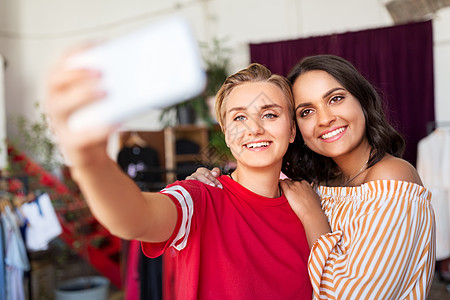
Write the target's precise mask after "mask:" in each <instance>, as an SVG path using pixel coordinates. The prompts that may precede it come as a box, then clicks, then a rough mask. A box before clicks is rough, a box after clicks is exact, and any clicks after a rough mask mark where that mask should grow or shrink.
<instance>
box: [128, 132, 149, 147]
mask: <svg viewBox="0 0 450 300" xmlns="http://www.w3.org/2000/svg"><path fill="white" fill-rule="evenodd" d="M125 146H127V147H133V146H138V147H141V148H144V147H148V144H147V142H146V141H145V140H144V139H143V138H142V137H140V136H139V134H138V133H137V132H135V131H132V132H131V134H130V136H129V137H128V139H127V140H126V142H125Z"/></svg>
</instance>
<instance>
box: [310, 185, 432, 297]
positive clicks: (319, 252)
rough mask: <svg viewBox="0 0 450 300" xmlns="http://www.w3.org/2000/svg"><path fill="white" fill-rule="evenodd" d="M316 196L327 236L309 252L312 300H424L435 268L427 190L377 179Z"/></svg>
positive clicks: (325, 190)
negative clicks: (324, 220) (319, 200)
mask: <svg viewBox="0 0 450 300" xmlns="http://www.w3.org/2000/svg"><path fill="white" fill-rule="evenodd" d="M318 193H319V195H320V197H321V201H322V209H323V210H324V211H325V214H326V215H327V217H328V222H329V223H330V226H331V231H332V232H331V233H328V234H326V235H323V236H321V237H320V238H319V239H318V240H317V241H316V242H315V243H314V245H313V247H312V249H311V254H310V257H309V265H308V271H309V276H310V279H311V283H312V286H313V289H314V298H315V299H426V296H427V294H428V291H429V289H430V287H431V283H432V280H433V275H434V264H435V221H434V212H433V209H432V207H431V203H430V201H431V193H430V192H429V191H428V190H427V189H425V188H424V187H422V186H420V185H417V184H415V183H410V182H403V181H395V180H378V181H371V182H368V183H364V184H362V185H361V186H357V187H325V186H319V187H318Z"/></svg>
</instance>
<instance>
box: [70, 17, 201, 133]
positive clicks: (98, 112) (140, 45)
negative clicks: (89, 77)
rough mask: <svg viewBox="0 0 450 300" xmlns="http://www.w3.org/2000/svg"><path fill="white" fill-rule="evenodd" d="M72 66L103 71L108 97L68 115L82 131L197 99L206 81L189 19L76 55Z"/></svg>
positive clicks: (166, 23) (169, 21) (171, 21)
mask: <svg viewBox="0 0 450 300" xmlns="http://www.w3.org/2000/svg"><path fill="white" fill-rule="evenodd" d="M67 67H68V68H88V69H95V70H99V71H100V72H101V73H102V77H101V83H100V84H101V88H102V89H103V90H105V91H106V92H107V96H106V98H105V99H102V100H100V101H97V102H95V103H92V104H88V105H86V106H84V107H82V108H80V109H79V110H77V111H75V112H74V113H73V114H72V115H71V116H70V117H69V119H68V126H69V128H70V129H71V130H74V131H80V130H86V129H90V128H94V127H96V126H101V125H112V124H117V123H121V122H124V121H127V120H129V119H130V118H132V117H135V116H137V115H138V114H141V113H143V112H145V111H147V110H149V109H158V108H165V107H168V106H171V105H174V104H176V103H178V102H182V101H185V100H187V99H190V98H193V97H194V96H196V95H198V94H199V93H201V92H202V90H203V89H204V87H205V83H206V75H205V71H204V69H203V67H202V61H201V55H200V51H199V49H198V44H197V42H196V40H195V39H194V36H193V35H192V32H191V30H190V28H189V26H188V24H187V22H186V21H185V20H184V19H182V18H180V17H172V18H169V19H165V20H163V21H160V22H157V23H154V24H152V25H150V26H148V27H145V28H142V29H140V30H138V31H135V32H133V33H131V34H128V35H125V36H123V37H120V38H117V39H114V40H112V41H109V42H106V43H103V44H101V45H98V46H95V47H93V48H90V49H88V50H86V51H84V52H82V53H79V54H76V55H75V56H73V57H71V58H70V59H69V61H68V66H67Z"/></svg>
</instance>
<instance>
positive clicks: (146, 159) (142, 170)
mask: <svg viewBox="0 0 450 300" xmlns="http://www.w3.org/2000/svg"><path fill="white" fill-rule="evenodd" d="M117 163H118V164H119V166H120V167H121V168H122V170H123V171H124V172H125V173H127V174H128V176H130V177H131V178H132V179H133V181H134V182H136V184H137V185H138V186H139V188H140V189H141V190H142V191H152V190H154V189H153V188H152V185H153V184H155V183H159V182H161V177H162V176H161V173H160V170H159V168H160V164H159V158H158V152H157V151H156V150H155V149H153V148H151V147H138V146H133V147H124V148H122V150H120V152H119V154H118V156H117ZM158 190H159V189H158Z"/></svg>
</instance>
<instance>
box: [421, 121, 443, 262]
mask: <svg viewBox="0 0 450 300" xmlns="http://www.w3.org/2000/svg"><path fill="white" fill-rule="evenodd" d="M417 171H418V172H419V175H420V177H421V178H422V181H423V184H424V186H425V187H426V188H427V189H429V190H430V191H431V193H432V195H433V197H432V199H431V204H432V205H433V209H434V213H435V216H436V260H438V261H439V260H444V259H446V258H449V257H450V130H448V129H444V128H437V129H436V130H434V131H433V132H432V133H430V134H429V135H428V136H427V137H425V138H423V139H422V140H421V141H420V142H419V144H418V150H417Z"/></svg>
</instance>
